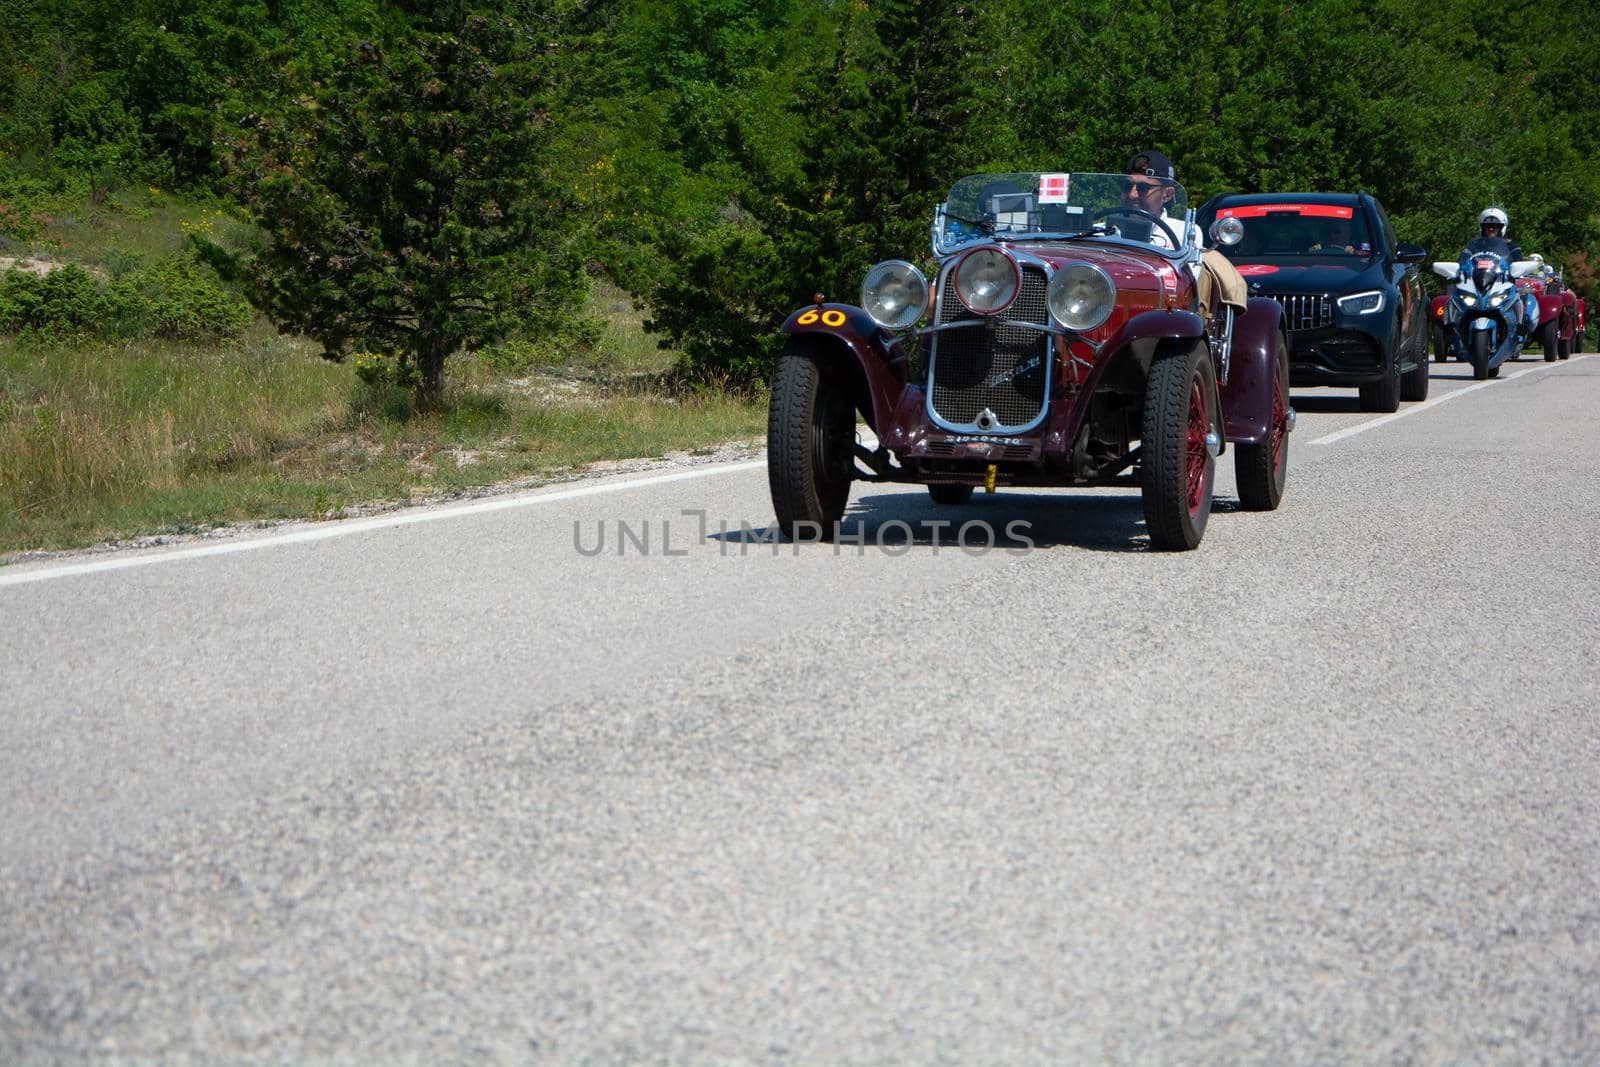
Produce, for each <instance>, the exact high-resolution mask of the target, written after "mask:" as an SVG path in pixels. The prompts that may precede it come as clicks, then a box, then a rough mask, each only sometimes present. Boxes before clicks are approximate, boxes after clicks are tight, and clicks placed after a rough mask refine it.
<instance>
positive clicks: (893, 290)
mask: <svg viewBox="0 0 1600 1067" xmlns="http://www.w3.org/2000/svg"><path fill="white" fill-rule="evenodd" d="M861 309H862V310H863V311H865V312H866V313H867V314H868V315H870V316H872V321H873V322H875V323H877V324H878V325H879V326H882V327H884V328H885V329H889V330H903V329H905V328H906V327H907V326H910V325H912V324H914V323H915V322H916V321H917V320H918V319H920V318H922V314H923V312H925V311H926V310H927V309H928V279H926V278H924V277H923V276H922V272H921V271H920V270H918V269H917V268H916V267H914V266H912V265H911V264H910V263H907V262H906V261H905V260H903V259H886V260H884V261H883V262H882V263H879V264H878V265H877V266H875V267H873V268H872V269H871V270H869V271H867V276H866V277H865V278H863V279H862V281H861Z"/></svg>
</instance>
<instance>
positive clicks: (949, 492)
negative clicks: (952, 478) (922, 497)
mask: <svg viewBox="0 0 1600 1067" xmlns="http://www.w3.org/2000/svg"><path fill="white" fill-rule="evenodd" d="M928 495H929V496H930V497H932V498H933V502H934V503H935V504H947V505H952V506H953V505H957V504H965V503H966V502H967V501H969V500H971V499H972V486H970V485H950V484H948V483H944V484H939V485H930V486H928Z"/></svg>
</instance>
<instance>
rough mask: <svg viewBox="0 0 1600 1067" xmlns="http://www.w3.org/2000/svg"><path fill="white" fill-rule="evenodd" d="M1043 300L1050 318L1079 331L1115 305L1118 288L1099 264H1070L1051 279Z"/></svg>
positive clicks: (1090, 326)
mask: <svg viewBox="0 0 1600 1067" xmlns="http://www.w3.org/2000/svg"><path fill="white" fill-rule="evenodd" d="M1044 300H1045V304H1046V305H1047V306H1048V307H1049V308H1050V317H1051V318H1053V319H1055V320H1056V321H1057V322H1059V323H1060V324H1061V325H1063V326H1065V327H1066V328H1067V329H1069V330H1076V331H1078V332H1079V333H1082V332H1083V331H1085V330H1092V329H1094V328H1095V327H1096V326H1098V325H1100V324H1101V323H1102V322H1104V321H1106V317H1107V316H1108V315H1110V314H1111V309H1112V308H1113V307H1115V306H1116V304H1117V287H1116V285H1115V284H1114V283H1113V282H1112V281H1111V276H1110V275H1109V274H1107V273H1106V272H1105V271H1103V270H1101V269H1100V268H1099V267H1096V266H1092V265H1091V264H1088V263H1070V264H1068V265H1067V266H1065V267H1062V268H1061V269H1060V270H1058V271H1056V273H1055V276H1054V277H1052V278H1051V279H1050V287H1049V288H1048V289H1047V290H1045V297H1044Z"/></svg>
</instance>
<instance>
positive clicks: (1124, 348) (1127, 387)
mask: <svg viewBox="0 0 1600 1067" xmlns="http://www.w3.org/2000/svg"><path fill="white" fill-rule="evenodd" d="M1205 332H1206V327H1205V323H1204V322H1202V321H1201V320H1200V316H1199V315H1196V314H1195V313H1194V312H1192V311H1172V310H1164V309H1157V310H1153V311H1145V312H1141V313H1140V314H1138V315H1134V316H1133V317H1132V318H1130V319H1128V321H1127V322H1124V323H1123V324H1122V325H1121V326H1120V327H1119V328H1118V329H1117V332H1116V333H1114V334H1112V335H1111V336H1110V337H1108V338H1106V341H1105V343H1104V344H1102V345H1101V346H1100V355H1099V357H1098V358H1096V359H1095V361H1094V366H1093V368H1091V369H1090V371H1089V374H1088V377H1087V378H1085V379H1084V383H1083V395H1082V396H1081V397H1080V398H1079V406H1080V407H1082V406H1084V405H1086V404H1087V403H1088V400H1089V397H1090V395H1091V394H1093V393H1094V391H1095V390H1096V389H1099V388H1100V387H1101V386H1103V385H1105V386H1112V387H1116V388H1121V389H1123V390H1124V391H1137V392H1139V393H1141V394H1142V393H1143V391H1144V380H1145V379H1146V378H1148V377H1149V376H1150V361H1151V360H1152V359H1154V358H1155V353H1156V347H1157V346H1158V345H1160V344H1161V342H1163V341H1195V340H1200V339H1201V338H1203V337H1204V336H1205Z"/></svg>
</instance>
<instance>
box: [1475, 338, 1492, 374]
mask: <svg viewBox="0 0 1600 1067" xmlns="http://www.w3.org/2000/svg"><path fill="white" fill-rule="evenodd" d="M1472 376H1473V377H1474V378H1476V379H1477V380H1478V381H1480V382H1481V381H1483V380H1484V379H1485V378H1487V377H1489V331H1488V330H1473V331H1472Z"/></svg>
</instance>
